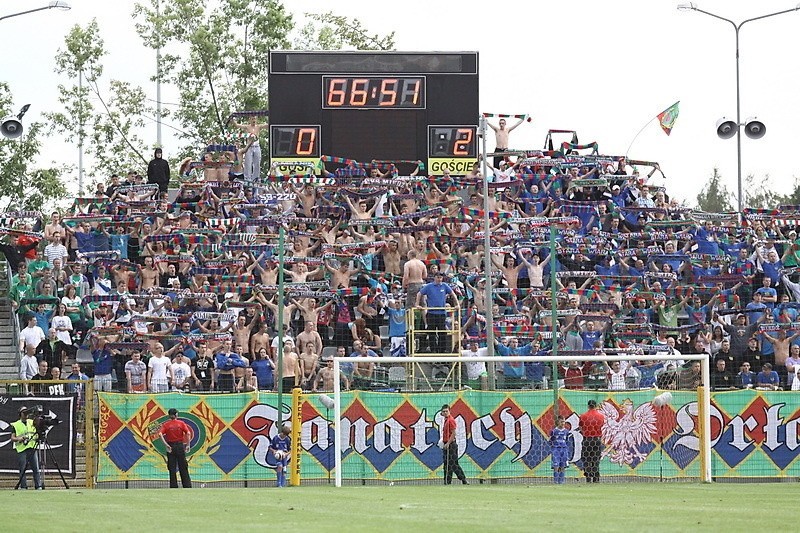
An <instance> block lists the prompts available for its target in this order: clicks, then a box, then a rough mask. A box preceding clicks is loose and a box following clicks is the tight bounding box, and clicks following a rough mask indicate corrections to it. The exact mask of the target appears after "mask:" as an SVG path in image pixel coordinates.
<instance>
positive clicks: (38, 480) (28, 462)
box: [11, 407, 44, 490]
mask: <svg viewBox="0 0 800 533" xmlns="http://www.w3.org/2000/svg"><path fill="white" fill-rule="evenodd" d="M35 416H36V414H35V413H34V412H32V411H31V410H30V408H28V407H20V408H19V420H17V421H16V422H12V423H11V431H12V435H11V442H13V443H14V451H15V452H17V462H18V463H19V483H18V484H17V488H20V489H26V490H27V488H28V480H27V479H26V476H25V472H26V470H27V469H28V467H30V468H31V472H33V483H34V485H36V490H41V489H43V488H44V486H43V485H42V476H41V475H40V474H39V456H38V454H37V453H36V449H37V446H38V444H39V432H38V431H37V429H36V426H35V425H34V418H35Z"/></svg>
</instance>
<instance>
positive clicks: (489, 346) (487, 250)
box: [478, 115, 497, 390]
mask: <svg viewBox="0 0 800 533" xmlns="http://www.w3.org/2000/svg"><path fill="white" fill-rule="evenodd" d="M478 124H479V126H478V133H479V135H480V136H481V152H482V157H481V160H482V161H483V169H482V172H483V270H484V271H485V272H486V276H485V277H486V283H485V284H484V290H485V291H486V294H485V295H484V302H486V304H485V306H486V355H489V356H493V355H494V316H492V307H493V305H492V302H493V300H494V298H493V294H492V289H493V288H494V278H493V277H492V253H491V247H492V236H491V235H490V234H489V224H490V220H489V176H488V173H487V172H488V170H489V169H488V167H487V163H486V153H487V152H486V117H485V116H483V115H481V116H480V117H479V118H478ZM496 370H497V368H496V365H495V362H494V361H491V362H490V363H489V368H488V371H489V372H488V373H489V379H488V380H487V385H488V386H489V390H494V389H495V386H496V384H497V383H496V380H497V376H496V375H495V372H496Z"/></svg>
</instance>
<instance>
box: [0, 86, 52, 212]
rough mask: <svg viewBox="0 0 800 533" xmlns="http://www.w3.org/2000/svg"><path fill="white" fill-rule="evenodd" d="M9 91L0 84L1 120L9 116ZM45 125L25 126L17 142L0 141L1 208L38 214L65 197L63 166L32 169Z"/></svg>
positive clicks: (4, 139)
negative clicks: (36, 212)
mask: <svg viewBox="0 0 800 533" xmlns="http://www.w3.org/2000/svg"><path fill="white" fill-rule="evenodd" d="M11 107H12V101H11V91H10V89H9V87H8V85H7V84H5V83H3V82H0V117H4V116H8V115H10V114H12V113H11ZM43 129H44V125H43V124H42V123H39V122H34V123H32V124H26V125H25V132H24V133H23V135H22V136H21V137H18V138H16V139H6V138H4V137H3V138H0V209H2V210H3V211H9V210H32V211H41V210H42V209H43V208H45V207H52V205H53V204H54V203H55V202H56V201H57V200H60V199H62V198H65V197H66V196H67V190H66V188H65V187H64V183H63V181H62V172H63V165H60V166H55V165H53V166H52V167H50V168H32V166H31V165H32V162H33V161H34V160H35V159H36V158H37V157H38V156H39V153H40V151H41V148H42V142H41V140H40V139H41V137H42V136H43V134H44V133H43Z"/></svg>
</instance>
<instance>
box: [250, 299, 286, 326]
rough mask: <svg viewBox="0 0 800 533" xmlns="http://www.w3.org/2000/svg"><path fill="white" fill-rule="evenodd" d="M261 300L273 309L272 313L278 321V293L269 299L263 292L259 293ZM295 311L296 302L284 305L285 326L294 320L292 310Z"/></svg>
mask: <svg viewBox="0 0 800 533" xmlns="http://www.w3.org/2000/svg"><path fill="white" fill-rule="evenodd" d="M258 297H259V300H260V301H261V303H262V304H264V305H266V306H267V307H269V309H270V311H272V315H273V316H274V317H275V320H276V321H277V318H278V304H277V303H276V299H275V298H276V297H277V296H276V295H273V296H272V297H271V298H270V299H269V300H267V299H266V298H265V297H264V295H263V294H262V293H259V294H258ZM293 311H294V304H288V305H287V304H284V306H283V326H284V327H285V328H288V327H289V326H290V325H291V322H292V312H293Z"/></svg>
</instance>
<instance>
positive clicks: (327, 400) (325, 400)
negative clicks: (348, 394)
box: [317, 394, 336, 409]
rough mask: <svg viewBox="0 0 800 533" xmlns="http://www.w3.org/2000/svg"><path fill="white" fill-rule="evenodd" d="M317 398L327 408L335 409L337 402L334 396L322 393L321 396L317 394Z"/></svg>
mask: <svg viewBox="0 0 800 533" xmlns="http://www.w3.org/2000/svg"><path fill="white" fill-rule="evenodd" d="M317 399H318V400H319V403H321V404H322V406H323V407H324V408H325V409H333V407H334V406H335V405H336V404H335V402H334V401H333V398H331V397H330V396H328V395H327V394H320V395H319V396H317Z"/></svg>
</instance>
